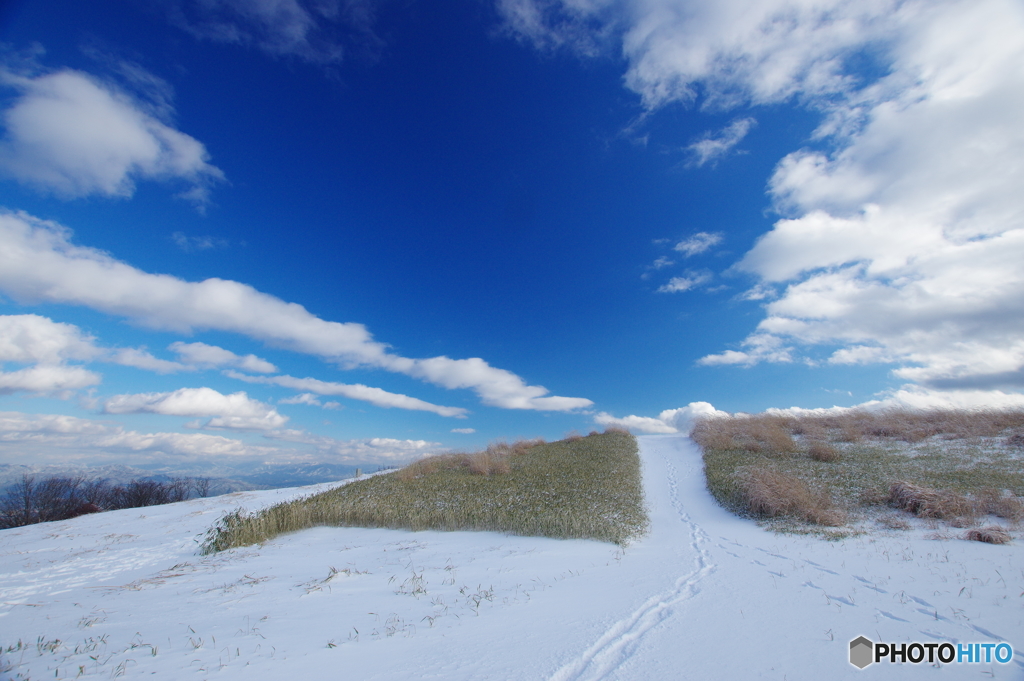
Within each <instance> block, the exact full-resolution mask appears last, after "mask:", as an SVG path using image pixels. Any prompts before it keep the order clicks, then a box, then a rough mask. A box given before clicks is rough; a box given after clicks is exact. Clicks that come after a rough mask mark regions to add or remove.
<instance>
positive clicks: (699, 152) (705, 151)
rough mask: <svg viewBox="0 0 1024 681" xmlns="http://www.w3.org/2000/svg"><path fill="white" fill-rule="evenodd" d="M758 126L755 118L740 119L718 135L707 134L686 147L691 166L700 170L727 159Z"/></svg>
mask: <svg viewBox="0 0 1024 681" xmlns="http://www.w3.org/2000/svg"><path fill="white" fill-rule="evenodd" d="M756 124H757V121H756V120H754V119H753V118H750V117H747V118H740V119H738V120H735V121H733V122H732V123H730V124H729V125H727V126H726V127H724V128H722V129H721V130H719V131H718V132H717V133H711V132H708V133H705V134H704V135H703V136H702V137H701V138H700V139H699V140H697V141H696V142H693V143H692V144H690V145H689V146H687V147H686V151H687V152H689V154H690V161H689V165H691V166H696V167H698V168H699V167H701V166H703V165H706V164H708V163H712V164H713V163H715V162H716V161H718V160H719V159H721V158H723V157H725V156H726V155H727V154H728V153H729V152H730V151H732V150H733V148H734V147H735V146H736V145H737V144H739V143H740V142H741V141H742V140H743V138H744V137H746V136H747V133H748V132H750V129H751V128H753V127H754V126H755V125H756Z"/></svg>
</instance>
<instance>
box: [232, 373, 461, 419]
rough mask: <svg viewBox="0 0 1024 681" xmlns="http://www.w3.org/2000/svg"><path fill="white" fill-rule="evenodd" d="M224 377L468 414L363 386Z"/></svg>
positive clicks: (385, 404) (234, 375) (448, 413)
mask: <svg viewBox="0 0 1024 681" xmlns="http://www.w3.org/2000/svg"><path fill="white" fill-rule="evenodd" d="M224 374H225V375H226V376H229V377H231V378H235V379H238V380H239V381H245V382H246V383H262V384H265V385H279V386H281V387H284V388H292V389H293V390H304V391H307V392H309V393H316V394H317V395H337V396H339V397H347V398H349V399H352V400H360V401H362V402H369V403H370V404H372V405H374V406H377V407H383V408H385V409H389V408H391V407H395V408H397V409H410V410H413V411H429V412H433V413H435V414H439V415H441V416H453V417H455V418H465V416H466V413H467V411H466V410H465V409H463V408H462V407H442V406H441V405H437V404H431V403H430V402H424V401H423V400H420V399H417V398H415V397H409V396H408V395H400V394H398V393H392V392H388V391H386V390H382V389H380V388H371V387H370V386H366V385H362V384H360V383H356V384H347V383H333V382H330V381H321V380H318V379H316V378H295V377H294V376H248V375H246V374H241V373H238V372H237V371H231V370H228V371H225V372H224Z"/></svg>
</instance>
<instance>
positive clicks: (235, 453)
mask: <svg viewBox="0 0 1024 681" xmlns="http://www.w3.org/2000/svg"><path fill="white" fill-rule="evenodd" d="M0 442H3V443H5V444H6V445H7V446H6V447H4V458H5V459H8V460H12V458H14V457H21V458H22V459H23V460H24V459H26V457H28V458H31V459H33V460H35V459H37V458H40V457H41V458H56V459H58V460H60V461H61V462H67V461H68V460H69V459H90V458H97V457H102V458H107V457H109V456H110V455H111V454H112V453H120V454H124V453H146V454H149V455H160V454H163V455H171V456H175V457H199V458H205V457H211V456H228V457H260V456H266V455H267V454H270V453H271V452H273V451H274V450H273V449H272V448H269V447H255V446H252V445H247V444H245V443H243V442H241V441H240V440H233V439H229V438H225V437H221V436H219V435H207V434H205V433H187V434H183V433H139V432H136V431H132V430H125V429H124V428H123V427H121V426H118V425H113V424H109V423H101V422H98V421H93V420H90V419H80V418H76V417H73V416H63V415H58V414H23V413H19V412H0Z"/></svg>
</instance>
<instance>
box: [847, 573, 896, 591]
mask: <svg viewBox="0 0 1024 681" xmlns="http://www.w3.org/2000/svg"><path fill="white" fill-rule="evenodd" d="M853 578H854V579H856V580H857V581H858V582H863V583H864V584H866V585H867V587H868V588H869V589H871V590H872V591H877V592H878V593H880V594H887V593H889V592H888V591H886V590H885V589H879V588H878V587H877V586H875V583H874V582H872V581H871V580H868V579H864V578H863V577H860V576H858V575H854V576H853Z"/></svg>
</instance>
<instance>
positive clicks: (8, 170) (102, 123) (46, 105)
mask: <svg viewBox="0 0 1024 681" xmlns="http://www.w3.org/2000/svg"><path fill="white" fill-rule="evenodd" d="M0 85H4V86H6V87H8V88H13V89H15V90H17V91H18V92H19V93H20V95H19V96H18V97H17V98H16V99H15V100H14V102H13V103H12V104H11V105H10V106H9V107H8V108H7V109H5V110H4V111H3V112H2V114H0V117H2V121H3V125H4V129H5V130H4V136H3V138H2V139H0V172H2V173H3V174H5V175H7V176H9V177H12V178H14V179H16V180H18V181H19V182H22V183H24V184H27V185H30V186H34V187H37V188H39V189H42V190H44V191H48V192H53V193H54V194H56V195H58V196H61V197H64V198H76V197H82V196H89V195H92V194H99V195H104V196H122V197H126V196H131V195H132V194H133V193H134V191H135V182H136V180H138V179H150V180H167V179H178V180H184V181H185V182H187V183H189V184H190V185H192V190H193V198H199V199H204V198H205V194H204V193H203V192H202V191H201V192H200V194H195V190H196V189H199V190H206V188H207V187H208V185H209V184H210V183H211V182H213V181H217V180H221V179H223V173H222V172H221V171H220V169H218V168H217V167H215V166H213V165H210V164H209V163H208V159H209V154H208V153H207V151H206V148H205V147H204V146H203V144H202V143H201V142H199V141H198V140H196V139H194V138H192V137H190V136H188V135H186V134H184V133H182V132H180V131H178V130H175V129H174V128H173V127H171V126H170V125H168V124H167V123H165V122H163V121H161V120H159V119H158V118H156V117H155V116H154V115H152V113H149V112H147V111H146V110H145V107H144V106H142V105H141V104H140V103H138V102H136V101H134V100H132V99H131V98H130V97H129V96H128V95H127V94H125V93H124V92H121V91H119V90H117V89H115V88H114V86H112V85H110V84H106V83H101V82H100V81H98V80H96V79H94V78H92V77H91V76H89V75H88V74H85V73H82V72H80V71H74V70H70V69H65V70H62V71H57V72H54V73H46V74H43V75H38V76H35V77H31V76H25V75H18V74H15V73H12V72H11V71H8V70H6V69H0ZM204 202H205V201H203V200H200V201H199V203H200V204H201V203H204Z"/></svg>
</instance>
